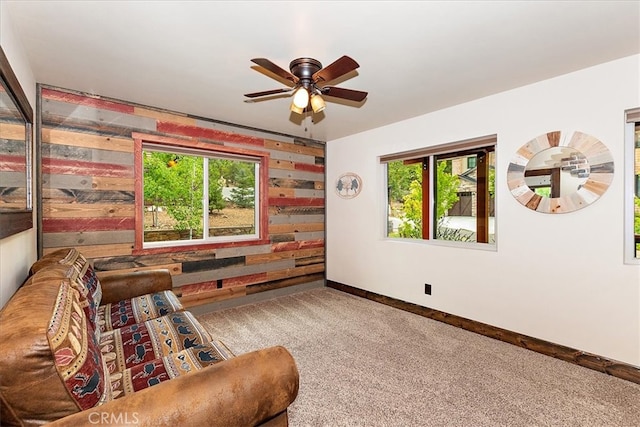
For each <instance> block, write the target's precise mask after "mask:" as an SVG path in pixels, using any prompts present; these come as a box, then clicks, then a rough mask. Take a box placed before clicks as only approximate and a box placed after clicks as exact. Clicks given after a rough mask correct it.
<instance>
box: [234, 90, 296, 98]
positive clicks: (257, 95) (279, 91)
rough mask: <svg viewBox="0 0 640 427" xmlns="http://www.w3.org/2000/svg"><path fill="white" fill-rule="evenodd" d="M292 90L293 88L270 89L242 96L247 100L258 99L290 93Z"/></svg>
mask: <svg viewBox="0 0 640 427" xmlns="http://www.w3.org/2000/svg"><path fill="white" fill-rule="evenodd" d="M292 90H293V88H286V89H285V88H282V89H272V90H265V91H262V92H253V93H245V94H244V96H246V97H247V98H258V97H260V96H267V95H275V94H276V93H284V92H291V91H292Z"/></svg>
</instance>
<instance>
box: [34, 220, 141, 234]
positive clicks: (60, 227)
mask: <svg viewBox="0 0 640 427" xmlns="http://www.w3.org/2000/svg"><path fill="white" fill-rule="evenodd" d="M134 229H135V223H134V220H133V218H131V217H128V218H126V217H125V218H43V219H42V230H43V231H44V232H45V233H59V232H66V231H110V230H134Z"/></svg>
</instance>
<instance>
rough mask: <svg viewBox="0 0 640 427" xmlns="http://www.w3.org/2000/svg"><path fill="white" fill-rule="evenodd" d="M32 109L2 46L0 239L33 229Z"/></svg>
mask: <svg viewBox="0 0 640 427" xmlns="http://www.w3.org/2000/svg"><path fill="white" fill-rule="evenodd" d="M32 127H33V108H32V107H31V105H30V104H29V100H28V99H27V96H26V95H25V93H24V91H23V89H22V87H21V86H20V82H19V81H18V78H17V77H16V75H15V73H14V72H13V69H12V68H11V65H10V64H9V60H8V59H7V57H6V55H5V53H4V51H3V50H2V47H0V239H2V238H5V237H7V236H11V235H13V234H16V233H19V232H21V231H24V230H28V229H30V228H32V227H33V199H32V197H33V196H32V176H31V170H32V161H31V158H32Z"/></svg>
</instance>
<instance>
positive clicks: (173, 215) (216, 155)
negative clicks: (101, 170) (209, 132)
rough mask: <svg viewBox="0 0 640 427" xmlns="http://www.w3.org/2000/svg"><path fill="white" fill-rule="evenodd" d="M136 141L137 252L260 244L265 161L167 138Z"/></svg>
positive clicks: (238, 153) (213, 146)
mask: <svg viewBox="0 0 640 427" xmlns="http://www.w3.org/2000/svg"><path fill="white" fill-rule="evenodd" d="M158 139H160V138H158ZM136 142H137V144H138V147H137V150H136V152H137V155H136V162H137V163H138V164H139V165H138V170H139V171H140V174H139V175H140V176H139V177H137V183H136V200H137V203H136V206H137V209H139V210H141V212H137V220H136V247H137V248H138V249H143V248H144V249H146V248H157V247H171V246H184V245H201V244H215V243H224V242H236V241H247V240H257V239H260V236H261V231H263V230H261V229H260V224H261V223H262V221H261V220H260V218H261V215H265V214H266V212H262V210H261V203H260V196H261V194H260V192H261V190H260V189H261V182H262V179H261V168H262V167H263V165H265V164H266V162H267V161H265V157H263V156H260V155H258V154H256V155H252V154H251V153H250V152H249V151H247V150H233V149H229V148H226V147H224V148H221V147H220V146H217V145H214V144H211V145H210V147H209V146H204V145H203V144H193V143H189V142H187V141H184V142H183V141H179V140H169V139H166V138H165V139H163V140H160V141H158V140H141V139H138V140H136Z"/></svg>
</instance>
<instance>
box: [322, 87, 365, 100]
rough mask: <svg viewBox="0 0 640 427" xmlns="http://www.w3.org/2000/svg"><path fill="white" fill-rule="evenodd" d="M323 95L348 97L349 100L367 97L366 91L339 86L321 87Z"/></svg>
mask: <svg viewBox="0 0 640 427" xmlns="http://www.w3.org/2000/svg"><path fill="white" fill-rule="evenodd" d="M321 92H322V94H323V95H326V96H332V97H334V98H342V99H348V100H349V101H356V102H362V101H364V99H365V98H366V97H367V95H368V92H362V91H359V90H353V89H343V88H341V87H335V86H333V87H323V88H322V89H321Z"/></svg>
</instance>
